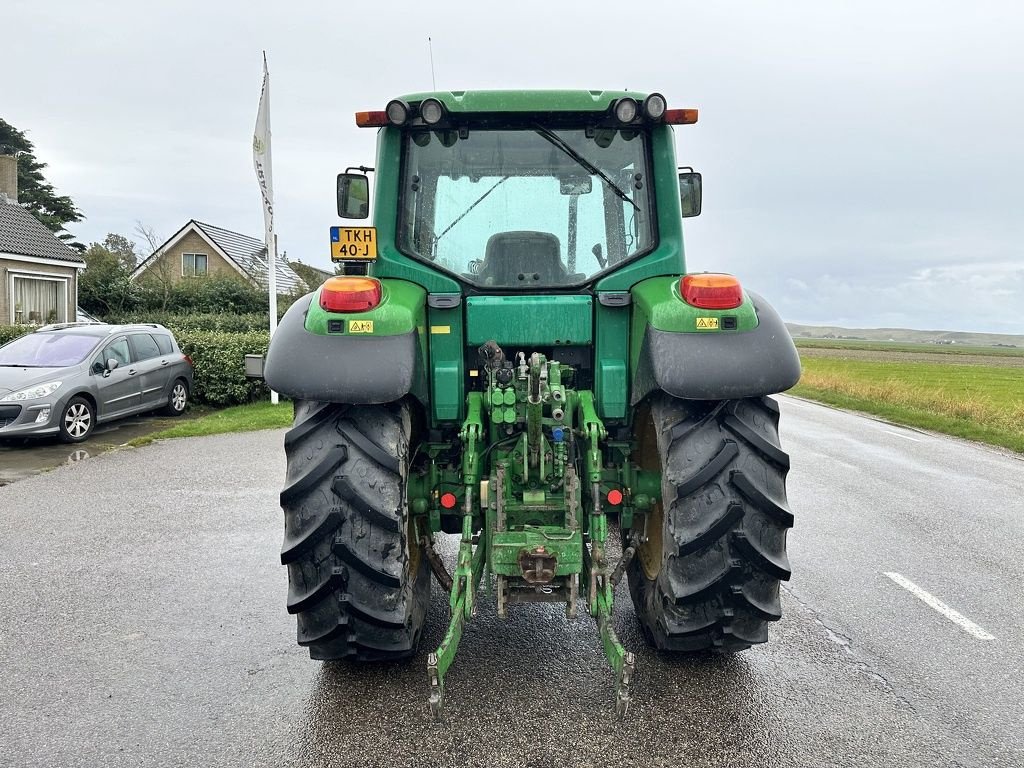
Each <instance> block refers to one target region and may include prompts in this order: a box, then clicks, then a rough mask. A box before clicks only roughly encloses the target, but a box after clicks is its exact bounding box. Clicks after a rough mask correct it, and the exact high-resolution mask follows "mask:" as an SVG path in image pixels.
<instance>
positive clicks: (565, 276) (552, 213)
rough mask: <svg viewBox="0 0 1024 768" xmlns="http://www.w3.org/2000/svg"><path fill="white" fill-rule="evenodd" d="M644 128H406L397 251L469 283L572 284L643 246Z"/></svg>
mask: <svg viewBox="0 0 1024 768" xmlns="http://www.w3.org/2000/svg"><path fill="white" fill-rule="evenodd" d="M645 146H646V134H645V133H644V132H643V131H637V130H620V129H596V130H595V129H584V128H559V129H553V130H549V129H547V128H544V127H541V126H537V127H535V128H521V129H515V130H513V129H501V130H490V129H476V130H473V129H471V130H470V131H469V132H468V133H467V132H465V131H463V133H462V134H461V135H460V133H459V132H458V131H427V130H415V131H409V132H408V133H407V134H406V136H405V149H404V163H403V174H402V210H401V218H400V222H399V236H398V245H399V248H400V249H401V250H402V251H403V252H405V253H407V254H409V255H410V256H413V257H416V258H418V259H421V260H425V261H429V262H431V263H433V264H434V265H436V266H439V267H441V268H443V269H445V270H447V271H449V272H452V273H454V274H456V275H458V276H459V277H460V278H461V279H463V280H465V281H467V282H470V283H473V284H475V285H480V286H489V287H503V288H514V289H515V288H523V289H527V288H546V287H558V286H570V285H578V284H580V283H583V282H585V281H587V280H589V279H590V278H591V277H593V276H594V275H596V274H597V273H599V272H602V271H604V270H605V269H609V268H611V267H613V266H614V265H616V264H618V263H620V262H622V261H624V260H626V259H630V258H633V257H634V256H637V255H640V254H642V253H644V252H646V251H648V250H649V249H650V248H651V247H652V246H653V245H654V233H653V227H652V221H653V216H652V211H651V203H650V194H649V190H650V186H651V185H650V177H649V173H648V163H647V152H646V148H645Z"/></svg>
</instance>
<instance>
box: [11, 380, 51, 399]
mask: <svg viewBox="0 0 1024 768" xmlns="http://www.w3.org/2000/svg"><path fill="white" fill-rule="evenodd" d="M60 385H61V382H59V381H48V382H46V383H45V384H36V385H35V386H34V387H26V388H25V389H19V390H18V391H17V392H11V394H9V395H4V396H3V397H2V398H0V403H12V402H13V403H17V402H21V401H22V400H38V399H39V398H40V397H47V396H49V395H52V394H53V393H54V392H56V391H57V390H58V389H60Z"/></svg>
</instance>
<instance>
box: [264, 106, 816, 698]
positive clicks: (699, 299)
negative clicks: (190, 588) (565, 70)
mask: <svg viewBox="0 0 1024 768" xmlns="http://www.w3.org/2000/svg"><path fill="white" fill-rule="evenodd" d="M696 120H697V113H696V111H695V110H689V109H668V105H667V104H666V100H665V98H664V97H663V96H662V95H660V94H657V93H651V94H643V93H634V92H627V91H616V92H610V91H603V92H602V91H508V92H485V91H461V92H459V91H455V92H436V93H420V94H412V95H408V96H404V97H402V98H399V99H394V100H392V101H391V102H389V103H388V104H387V105H386V107H385V109H384V110H381V111H371V112H359V113H357V114H356V123H357V125H359V126H361V127H372V128H376V129H377V130H378V133H377V137H378V138H377V162H376V166H375V167H374V168H365V167H359V168H350V169H349V170H348V171H347V172H346V173H343V174H340V175H339V176H338V215H339V216H340V217H343V218H348V219H365V218H368V216H369V209H370V205H369V203H370V184H369V180H368V179H369V177H368V176H367V174H368V173H369V172H371V171H372V172H373V173H374V174H375V183H374V187H375V189H374V192H373V225H374V226H372V227H359V226H356V227H334V228H332V231H331V249H332V258H334V259H335V261H337V262H340V264H341V267H342V268H341V269H340V272H341V274H340V275H339V276H336V277H332V278H330V279H328V280H327V281H326V282H325V283H324V284H323V285H322V286H321V287H320V288H318V289H317V290H315V291H313V292H312V293H311V294H309V295H307V296H305V297H304V298H302V299H300V300H299V301H298V302H296V303H295V304H294V305H293V306H292V307H291V308H290V309H289V310H288V312H287V314H286V315H285V316H284V318H283V319H282V321H281V324H280V327H279V328H278V330H277V332H276V334H275V336H274V339H273V342H272V344H271V345H270V350H269V352H268V355H267V359H266V365H265V370H264V376H265V378H266V381H267V383H268V384H269V385H270V386H271V387H272V388H273V389H275V390H277V391H278V392H281V393H283V394H285V395H288V396H290V397H291V398H293V399H294V401H295V422H294V426H293V427H292V428H291V430H290V431H289V432H288V433H287V435H286V437H285V451H286V452H287V460H288V466H287V480H286V486H285V488H284V490H283V491H282V492H281V506H282V507H283V508H284V513H285V539H284V546H283V548H282V551H281V562H282V563H284V564H285V565H286V566H287V567H288V581H289V591H288V611H289V612H290V613H293V614H295V616H296V617H297V619H298V642H299V644H300V645H302V646H305V647H307V648H308V649H309V653H310V656H311V657H312V658H314V659H324V660H331V659H351V660H357V661H363V660H365V661H378V660H389V659H402V658H407V657H409V656H411V655H412V654H414V653H415V652H416V650H417V643H418V641H419V639H420V635H421V632H422V629H423V624H424V617H425V615H426V613H427V605H428V602H429V598H430V590H431V581H432V578H436V580H437V581H438V583H439V585H440V586H441V588H443V589H444V590H445V591H447V592H448V593H449V595H450V605H451V622H450V624H449V626H448V630H447V634H446V635H445V637H444V640H443V642H442V643H441V645H440V647H438V648H437V649H436V650H435V651H434V652H432V653H430V655H429V657H428V661H427V673H428V679H429V685H430V698H429V702H430V708H431V710H432V712H433V713H434V715H435V716H438V717H439V716H440V714H441V711H442V706H443V702H444V694H445V676H446V673H447V672H448V669H449V668H450V666H451V664H452V662H453V660H454V658H455V654H456V650H457V648H458V646H459V641H460V639H461V637H462V632H463V629H464V627H465V625H466V623H467V622H469V621H472V619H473V617H474V615H475V614H476V611H477V605H478V601H479V600H481V599H482V595H484V594H486V595H490V596H493V597H492V598H491V599H494V600H496V603H497V613H498V615H499V616H500V617H505V616H506V615H507V613H508V611H510V610H517V608H516V606H517V605H518V604H520V603H537V602H542V603H559V604H563V605H564V606H565V611H566V614H567V615H568V616H569V617H575V616H577V615H578V613H580V612H581V611H583V610H585V611H586V612H587V613H589V614H590V616H592V617H593V618H594V620H595V621H596V622H597V626H598V628H599V634H600V637H601V641H602V644H603V647H604V653H605V655H606V656H607V658H608V661H609V662H610V664H611V666H612V668H613V669H614V672H615V676H616V690H615V706H616V710H617V711H618V712H619V713H620V715H621V714H622V713H624V712H625V710H626V708H627V707H628V705H629V701H630V692H629V686H630V678H631V676H632V674H633V671H634V666H635V659H634V655H633V654H632V653H631V652H629V651H627V650H626V649H625V648H624V647H623V646H622V644H621V642H620V641H619V639H618V638H617V636H616V633H615V631H614V628H613V621H612V611H613V595H614V591H615V586H616V584H617V583H618V582H619V581H620V580H621V579H622V577H623V576H625V577H627V578H628V582H629V591H630V594H631V596H632V599H633V605H634V608H635V611H636V618H637V620H638V622H639V623H640V626H641V627H642V629H643V634H644V635H645V637H646V638H647V641H648V642H649V643H650V644H651V645H652V646H653V647H654V648H657V649H659V650H662V651H679V652H692V651H705V650H708V651H720V652H734V651H740V650H743V649H745V648H748V647H750V646H751V645H754V644H755V643H762V642H765V640H766V639H767V626H768V623H769V622H771V621H775V620H777V619H778V618H779V616H780V605H779V582H780V580H784V579H788V578H789V575H790V567H789V562H788V560H787V557H786V531H787V529H788V528H790V526H791V525H792V522H793V516H792V514H791V513H790V511H789V509H788V507H787V501H786V473H787V471H788V468H789V458H788V456H787V454H786V453H784V452H783V450H782V449H781V448H780V446H779V436H778V421H779V409H778V406H777V405H776V404H775V402H774V401H773V400H771V399H769V398H768V397H767V396H768V395H770V394H772V393H777V392H781V391H783V390H786V389H788V388H789V387H791V386H792V385H793V384H795V383H796V381H797V379H798V378H799V373H800V366H799V359H798V357H797V354H796V350H795V348H794V345H793V342H792V340H791V338H790V336H789V334H788V332H787V331H786V328H785V326H784V325H783V323H782V321H781V320H780V319H779V316H778V315H777V313H776V312H775V311H774V310H773V309H772V308H771V307H770V306H769V305H768V303H767V302H765V301H764V300H763V299H762V298H760V297H759V296H758V295H756V294H754V293H750V292H748V291H745V290H743V289H742V287H741V286H740V284H739V282H738V281H737V280H736V279H735V278H734V277H732V276H730V275H724V274H709V273H699V274H686V269H685V264H684V258H683V233H682V219H683V218H686V217H689V216H696V215H697V214H698V213H699V212H700V201H701V194H700V192H701V187H700V175H699V174H697V173H694V172H693V170H692V169H689V168H687V169H682V171H681V172H680V169H679V168H677V166H676V157H675V147H674V141H673V129H672V126H673V125H685V124H690V123H694V122H696ZM357 171H358V172H357ZM610 520H611V525H610V522H609V521H610ZM610 529H611V530H612V531H615V530H617V531H618V532H619V533H620V534H621V539H622V542H621V555H620V554H619V551H620V548H619V547H617V546H613V547H609V542H608V537H609V530H610ZM441 533H447V534H455V535H457V536H459V537H460V542H459V549H458V558H457V563H456V566H455V568H454V572H449V571H448V569H447V567H446V565H445V563H444V561H443V559H442V558H441V557H440V556H439V554H438V552H437V551H436V549H435V547H434V541H435V537H436V535H437V534H441ZM611 553H614V555H612V554H611ZM481 582H484V584H485V587H486V589H485V590H483V591H482V590H481V589H480V587H481Z"/></svg>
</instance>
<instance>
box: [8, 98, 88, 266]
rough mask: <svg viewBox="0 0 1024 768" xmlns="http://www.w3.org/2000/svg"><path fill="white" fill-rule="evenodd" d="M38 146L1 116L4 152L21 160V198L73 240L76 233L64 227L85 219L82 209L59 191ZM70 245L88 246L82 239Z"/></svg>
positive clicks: (63, 236)
mask: <svg viewBox="0 0 1024 768" xmlns="http://www.w3.org/2000/svg"><path fill="white" fill-rule="evenodd" d="M34 149H35V146H34V145H33V144H32V142H31V141H29V139H28V137H27V136H25V134H24V132H22V131H19V130H18V129H17V128H15V127H14V126H13V125H11V124H10V123H8V122H7V121H6V120H4V119H2V118H0V155H14V156H15V157H16V158H17V160H18V202H19V203H21V204H23V205H24V206H25V207H26V208H27V209H28V210H29V211H30V212H31V213H32V215H33V216H35V217H36V218H37V219H39V221H41V222H42V223H43V224H45V225H46V227H47V228H48V229H49V230H50V231H51V232H53V233H54V234H56V235H57V236H58V237H59V238H60V239H61V240H71V239H72V238H73V237H74V235H71V234H69V233H68V232H66V231H64V225H65V224H71V223H74V222H76V221H81V220H82V218H83V217H82V212H81V211H79V210H78V208H76V207H75V204H74V202H72V200H71V198H70V197H68V196H67V195H58V194H57V193H56V191H55V190H54V188H53V185H52V184H50V183H49V182H48V181H47V180H46V177H45V176H43V169H44V168H46V163H41V162H39V160H37V159H36V156H35V155H34V154H33V150H34ZM69 245H71V246H73V247H77V248H78V249H79V250H83V249H84V248H85V246H83V245H82V244H81V243H75V242H71V243H69Z"/></svg>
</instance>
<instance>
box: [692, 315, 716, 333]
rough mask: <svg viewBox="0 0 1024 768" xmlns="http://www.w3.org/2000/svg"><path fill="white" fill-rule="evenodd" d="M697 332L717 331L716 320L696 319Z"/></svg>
mask: <svg viewBox="0 0 1024 768" xmlns="http://www.w3.org/2000/svg"><path fill="white" fill-rule="evenodd" d="M697 330H700V331H717V330H718V318H717V317H698V318H697Z"/></svg>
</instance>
